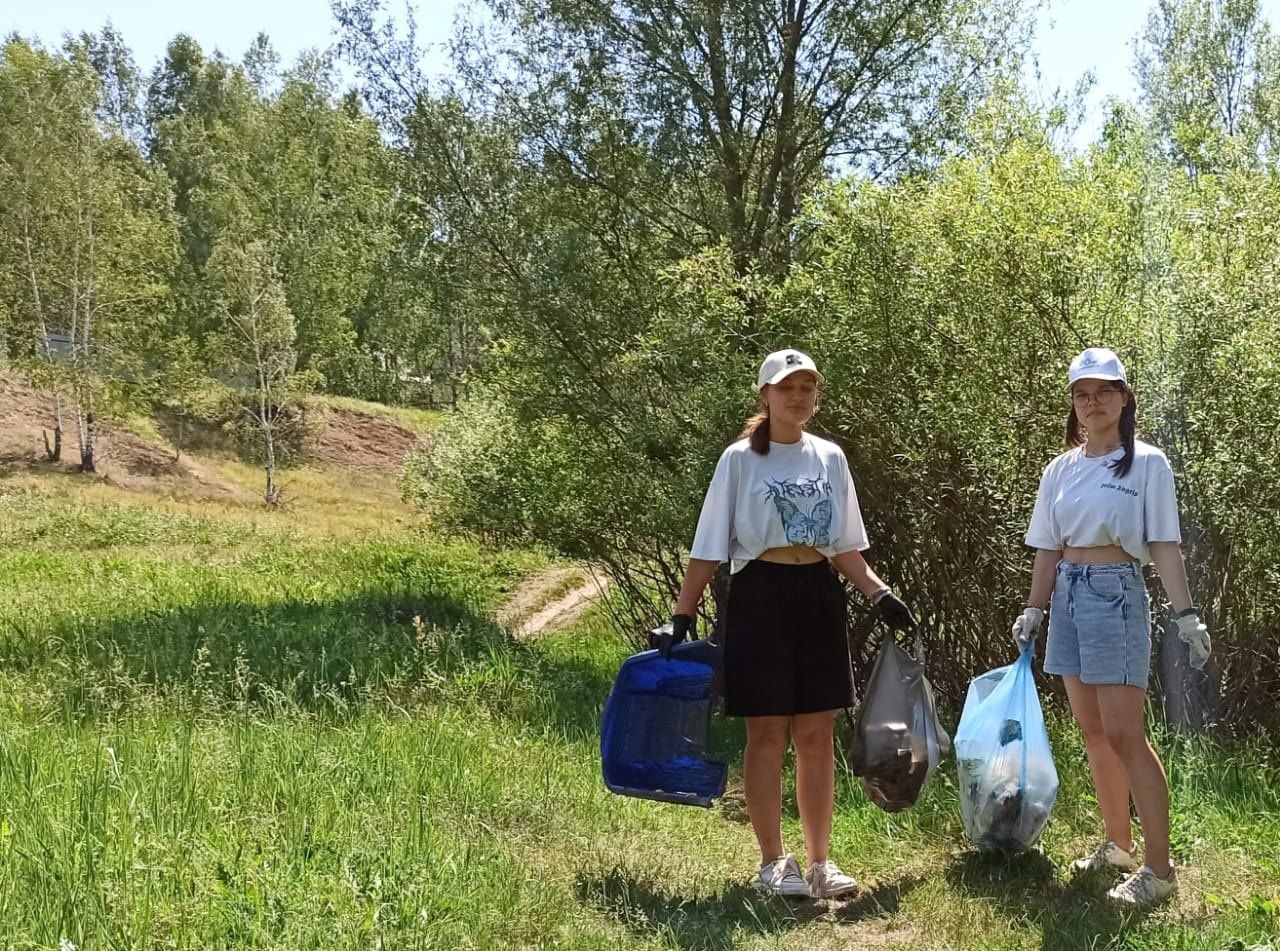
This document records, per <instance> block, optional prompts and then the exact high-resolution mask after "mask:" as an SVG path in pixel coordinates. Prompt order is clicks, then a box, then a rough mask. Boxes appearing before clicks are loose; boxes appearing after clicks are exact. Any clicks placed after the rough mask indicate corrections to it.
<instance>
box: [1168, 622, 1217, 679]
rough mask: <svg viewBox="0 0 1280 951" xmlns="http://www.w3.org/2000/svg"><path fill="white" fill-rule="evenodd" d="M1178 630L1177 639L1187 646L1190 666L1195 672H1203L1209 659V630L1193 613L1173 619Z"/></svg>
mask: <svg viewBox="0 0 1280 951" xmlns="http://www.w3.org/2000/svg"><path fill="white" fill-rule="evenodd" d="M1173 624H1174V626H1175V627H1176V628H1177V630H1178V637H1179V638H1181V639H1182V640H1183V642H1185V643H1186V645H1187V652H1188V653H1189V654H1190V658H1191V666H1192V667H1194V668H1195V669H1196V670H1204V664H1205V661H1207V660H1208V659H1209V649H1210V644H1209V629H1208V628H1207V627H1205V626H1204V622H1203V621H1201V620H1200V615H1199V614H1197V613H1196V612H1195V611H1190V612H1188V613H1186V614H1179V615H1177V616H1176V617H1174V619H1173Z"/></svg>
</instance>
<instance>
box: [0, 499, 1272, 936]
mask: <svg viewBox="0 0 1280 951" xmlns="http://www.w3.org/2000/svg"><path fill="white" fill-rule="evenodd" d="M2 485H3V484H2V483H0V487H2ZM0 491H2V488H0ZM98 501H100V500H95V501H94V502H93V503H92V504H89V503H86V504H70V505H69V504H68V500H67V499H66V498H60V499H49V498H47V497H44V496H41V495H39V494H38V493H35V494H28V495H24V496H23V497H22V498H20V499H18V500H17V501H15V500H14V499H13V498H4V497H3V496H0V538H3V539H4V547H3V550H0V578H2V579H4V586H5V589H6V596H5V597H4V598H3V599H0V718H2V720H0V722H2V723H3V727H2V728H0V945H2V946H4V947H6V948H9V947H12V948H58V947H59V946H60V943H61V946H62V947H66V946H67V944H68V943H69V944H71V945H74V946H75V947H77V948H82V949H83V948H147V947H156V948H160V947H177V948H368V947H385V948H477V949H479V948H484V949H488V948H502V947H510V948H543V947H561V948H581V949H587V948H633V947H637V948H688V949H694V948H697V949H703V948H705V949H728V948H776V947H785V948H806V949H820V948H826V947H831V948H835V947H877V948H880V947H903V948H907V947H912V948H915V947H937V948H942V947H957V948H1027V947H1032V948H1034V947H1046V948H1151V949H1155V948H1170V949H1172V948H1192V949H1198V948H1205V949H1208V948H1222V947H1237V948H1240V949H1245V948H1252V947H1267V946H1275V945H1276V941H1275V933H1276V926H1277V921H1278V919H1277V916H1276V912H1275V906H1274V904H1272V903H1273V901H1274V899H1275V898H1276V897H1277V895H1278V894H1280V869H1278V868H1277V865H1276V862H1277V859H1276V856H1277V855H1278V854H1280V792H1277V788H1278V785H1277V780H1278V779H1280V775H1278V773H1277V764H1276V759H1275V757H1274V754H1273V753H1272V752H1270V751H1266V750H1261V749H1240V750H1231V751H1227V750H1222V749H1219V748H1216V747H1213V746H1211V745H1208V744H1205V743H1203V742H1200V741H1193V740H1183V739H1176V738H1173V737H1164V736H1161V737H1160V738H1159V742H1160V744H1161V746H1162V749H1163V750H1164V752H1165V754H1166V762H1167V763H1168V764H1169V768H1170V777H1171V780H1172V782H1173V785H1174V801H1175V807H1176V808H1175V816H1174V844H1175V850H1176V853H1177V858H1178V860H1179V862H1180V863H1182V864H1183V865H1184V866H1185V867H1186V870H1185V871H1184V874H1183V893H1182V897H1181V898H1180V900H1179V902H1178V903H1177V904H1176V905H1174V906H1173V907H1171V908H1167V909H1163V910H1160V911H1157V912H1154V913H1152V914H1149V915H1133V914H1122V913H1120V912H1118V911H1116V910H1114V909H1112V908H1111V907H1110V906H1108V905H1107V904H1106V902H1105V901H1104V900H1103V892H1104V891H1105V888H1106V886H1107V884H1108V883H1106V882H1102V881H1097V880H1086V881H1083V882H1072V881H1069V880H1068V879H1067V878H1066V877H1065V876H1064V875H1063V873H1062V869H1063V868H1064V867H1065V865H1066V863H1067V861H1068V860H1069V859H1070V858H1071V857H1074V855H1075V854H1077V853H1078V852H1079V851H1080V850H1081V849H1084V848H1086V847H1089V846H1091V845H1092V844H1093V840H1094V839H1095V838H1096V836H1097V834H1098V827H1097V822H1096V819H1095V817H1094V815H1093V811H1092V808H1091V806H1092V804H1091V802H1090V798H1089V791H1088V790H1089V787H1088V782H1087V777H1086V776H1085V773H1084V768H1083V753H1082V748H1081V746H1080V741H1079V739H1078V736H1077V735H1076V734H1075V733H1074V731H1072V730H1071V729H1070V728H1069V726H1068V725H1067V724H1064V723H1061V722H1059V723H1057V724H1056V725H1055V743H1056V751H1057V758H1058V761H1059V766H1060V768H1061V771H1062V777H1063V788H1062V794H1061V796H1060V800H1059V805H1058V807H1057V810H1056V812H1055V816H1054V819H1053V821H1052V822H1051V824H1050V826H1049V831H1048V833H1047V835H1046V839H1045V853H1044V854H1043V855H1040V854H1035V855H1029V856H1023V857H1022V858H1020V859H1017V860H1012V861H1009V860H1005V861H997V860H990V859H986V858H983V857H980V856H978V855H977V854H976V853H974V852H973V851H971V850H970V849H968V848H967V847H966V845H965V843H964V841H963V838H962V833H961V830H960V824H959V818H958V810H957V806H956V797H955V790H954V782H953V779H952V769H953V767H952V765H951V764H950V763H946V764H944V765H943V767H941V768H940V769H939V771H938V773H937V774H935V778H934V781H933V782H932V784H931V786H930V788H929V789H928V791H927V794H926V796H925V799H924V801H923V802H922V803H921V804H920V805H918V806H917V807H916V808H914V809H912V810H910V811H908V812H906V813H903V814H899V815H895V816H887V815H885V814H884V813H882V812H880V811H879V810H877V809H876V808H875V807H873V806H871V805H870V804H868V802H867V800H866V799H865V797H863V795H862V794H861V791H860V790H858V789H857V787H856V785H855V784H854V783H853V782H852V781H851V780H850V778H849V777H848V774H847V773H846V772H844V771H841V774H840V775H841V778H840V783H839V789H838V803H837V819H836V825H835V840H834V842H835V844H834V856H835V857H836V858H837V859H838V860H839V861H840V862H841V863H842V864H843V865H844V866H845V867H846V868H848V869H849V870H850V871H853V872H854V873H856V874H857V875H858V876H859V877H860V878H861V879H863V880H864V882H865V884H866V885H867V890H866V892H865V893H864V895H863V896H862V897H860V898H858V899H857V900H855V901H852V902H849V903H845V904H840V905H835V904H826V903H810V902H801V903H790V902H786V901H783V900H781V899H765V898H761V897H759V896H756V895H755V894H754V893H753V892H752V891H751V890H750V888H749V887H748V885H749V881H750V878H751V875H752V873H753V872H754V868H755V864H756V858H757V856H756V855H755V847H754V843H753V839H752V836H751V832H750V827H749V824H748V823H747V822H746V817H745V813H744V809H743V803H742V799H741V793H740V782H739V780H738V778H737V777H738V773H737V771H736V765H737V764H739V763H740V761H741V749H742V742H743V737H742V730H741V725H740V724H737V723H725V722H723V721H717V725H716V731H715V736H714V741H715V747H716V750H717V752H718V754H719V755H722V756H724V757H726V758H727V759H729V760H730V762H732V763H734V764H735V772H734V774H733V775H734V778H733V779H732V781H731V788H730V791H729V794H728V795H727V796H726V797H725V799H724V800H723V801H722V803H721V804H720V805H718V806H717V807H716V808H715V809H713V810H695V809H688V808H682V807H675V806H665V805H659V804H655V803H648V802H640V801H633V800H625V799H621V798H618V797H612V796H610V795H608V794H607V793H605V792H604V790H603V787H602V784H601V782H600V779H599V767H598V750H597V744H598V732H597V727H598V715H599V709H600V705H601V703H602V702H603V699H604V696H605V694H606V693H607V691H608V688H609V684H610V682H611V679H612V675H613V672H614V671H615V670H616V667H617V664H618V663H619V661H620V660H621V659H622V657H623V656H624V654H625V647H624V646H623V645H622V643H621V641H620V640H619V639H617V638H616V636H615V635H613V634H612V633H611V632H610V631H609V630H608V628H607V626H606V624H605V623H604V622H603V620H602V619H601V618H600V617H597V616H593V615H588V616H587V617H586V618H585V619H584V620H583V621H582V622H580V623H578V624H576V625H575V626H574V627H573V628H572V629H570V630H568V631H565V632H563V633H562V634H559V635H556V636H555V637H552V638H547V639H538V640H534V641H532V642H525V641H517V640H515V639H513V638H512V637H511V636H510V635H509V634H508V633H507V632H506V631H504V630H502V629H501V628H500V627H498V626H497V625H496V624H495V623H494V622H493V621H491V620H490V618H491V617H492V616H493V614H494V612H495V609H496V608H497V607H498V605H500V604H501V602H502V601H503V600H504V599H505V598H506V597H507V596H508V595H509V593H510V592H511V591H512V589H513V588H514V587H515V586H516V585H517V584H518V583H519V580H520V579H521V578H522V577H525V576H526V575H528V574H530V573H532V572H534V571H535V570H537V569H539V568H541V567H543V566H545V558H543V557H542V556H540V555H538V554H536V553H528V552H493V551H488V550H485V549H483V548H480V547H477V546H473V545H469V544H446V543H441V542H438V541H436V542H431V541H427V540H425V539H424V538H423V536H422V535H421V534H420V533H418V532H417V531H416V530H414V529H413V528H412V527H411V526H406V528H405V529H404V531H403V533H402V535H401V536H400V537H398V538H395V537H392V538H382V539H381V540H378V541H368V540H364V539H363V538H360V537H357V538H351V539H347V540H345V541H344V540H342V539H336V540H335V539H332V538H327V537H320V536H315V535H312V534H310V533H306V532H295V531H292V530H289V529H288V528H287V523H286V524H285V525H282V526H281V527H279V529H277V528H275V527H273V524H274V523H263V524H258V523H252V524H249V525H247V526H246V525H245V524H241V523H239V522H237V521H235V520H222V519H220V518H218V517H217V516H216V515H214V514H209V513H206V514H205V515H200V514H192V513H186V512H175V511H167V510H164V509H163V508H160V507H154V506H130V505H127V504H124V503H123V502H120V503H118V504H116V506H115V507H114V508H112V507H105V508H104V507H101V506H100V505H99V504H98ZM71 502H72V503H74V502H75V500H74V499H72V500H71ZM788 788H790V780H788ZM785 824H786V834H787V840H788V842H789V843H790V844H791V845H792V847H793V848H796V849H799V847H800V833H799V825H798V816H797V814H796V810H795V805H794V802H793V800H792V799H791V798H790V796H788V798H787V802H786V820H785Z"/></svg>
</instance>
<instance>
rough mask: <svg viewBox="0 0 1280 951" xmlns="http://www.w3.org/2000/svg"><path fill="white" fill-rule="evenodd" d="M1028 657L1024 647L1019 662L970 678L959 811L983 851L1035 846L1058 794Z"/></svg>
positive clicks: (959, 733) (959, 754)
mask: <svg viewBox="0 0 1280 951" xmlns="http://www.w3.org/2000/svg"><path fill="white" fill-rule="evenodd" d="M1031 655H1032V651H1031V649H1030V647H1028V649H1027V650H1025V651H1023V653H1022V655H1021V656H1020V657H1019V658H1018V660H1017V662H1016V663H1013V664H1010V665H1009V666H1008V667H999V668H997V669H996V670H991V671H988V672H987V673H985V674H983V675H981V676H980V677H975V678H974V679H973V680H972V681H971V682H970V683H969V692H968V694H967V695H966V697H965V701H964V710H963V712H962V713H961V715H960V725H959V726H958V727H957V728H956V744H955V745H956V766H957V769H958V770H959V774H960V813H961V816H962V818H963V819H964V831H965V833H966V834H967V835H968V836H969V839H970V840H971V841H972V842H973V843H974V844H975V845H977V846H978V847H979V848H981V849H987V850H992V851H1002V852H1020V851H1023V850H1025V849H1030V848H1032V847H1033V846H1035V844H1036V842H1038V841H1039V839H1040V833H1041V832H1043V831H1044V827H1045V823H1046V822H1048V821H1049V813H1050V812H1051V811H1052V810H1053V803H1054V801H1055V800H1056V799H1057V797H1058V771H1057V769H1056V768H1055V767H1054V765H1053V751H1052V749H1051V748H1050V746H1049V733H1048V730H1046V729H1045V724H1044V713H1043V711H1042V710H1041V709H1040V698H1039V697H1038V696H1037V695H1036V685H1035V679H1034V677H1033V676H1032V673H1031Z"/></svg>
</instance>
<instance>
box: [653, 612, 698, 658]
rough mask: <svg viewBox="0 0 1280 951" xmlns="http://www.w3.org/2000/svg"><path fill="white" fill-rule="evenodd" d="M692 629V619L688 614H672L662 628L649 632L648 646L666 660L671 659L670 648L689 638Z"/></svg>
mask: <svg viewBox="0 0 1280 951" xmlns="http://www.w3.org/2000/svg"><path fill="white" fill-rule="evenodd" d="M692 628H693V617H692V616H691V615H688V614H673V615H672V616H671V620H670V621H668V622H667V623H666V624H664V625H662V627H656V628H654V629H653V630H652V631H650V632H649V646H650V647H651V648H653V649H654V650H656V651H657V652H658V653H659V654H661V655H662V656H663V657H665V658H666V659H667V660H670V659H671V648H673V647H675V645H677V644H679V643H680V642H681V641H683V640H684V639H685V638H686V637H688V636H689V631H690V630H691V629H692Z"/></svg>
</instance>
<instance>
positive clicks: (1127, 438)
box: [1111, 386, 1138, 479]
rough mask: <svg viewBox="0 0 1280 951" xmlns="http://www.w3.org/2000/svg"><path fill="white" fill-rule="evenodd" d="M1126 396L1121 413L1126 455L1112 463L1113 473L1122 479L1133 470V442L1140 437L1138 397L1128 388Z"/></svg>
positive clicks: (1122, 440) (1125, 392)
mask: <svg viewBox="0 0 1280 951" xmlns="http://www.w3.org/2000/svg"><path fill="white" fill-rule="evenodd" d="M1124 394H1125V396H1126V397H1127V399H1126V400H1125V403H1124V409H1122V410H1121V411H1120V441H1121V442H1122V443H1123V444H1124V455H1123V456H1121V457H1120V458H1119V459H1117V460H1116V461H1115V462H1113V463H1111V471H1112V472H1114V473H1115V474H1116V476H1117V477H1118V478H1121V479H1123V478H1124V477H1125V476H1127V475H1128V474H1129V470H1130V469H1131V468H1133V457H1134V455H1135V450H1134V448H1133V440H1134V439H1135V438H1136V437H1137V435H1138V400H1137V397H1135V396H1134V395H1133V390H1131V389H1129V387H1127V386H1126V387H1125V388H1124Z"/></svg>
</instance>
